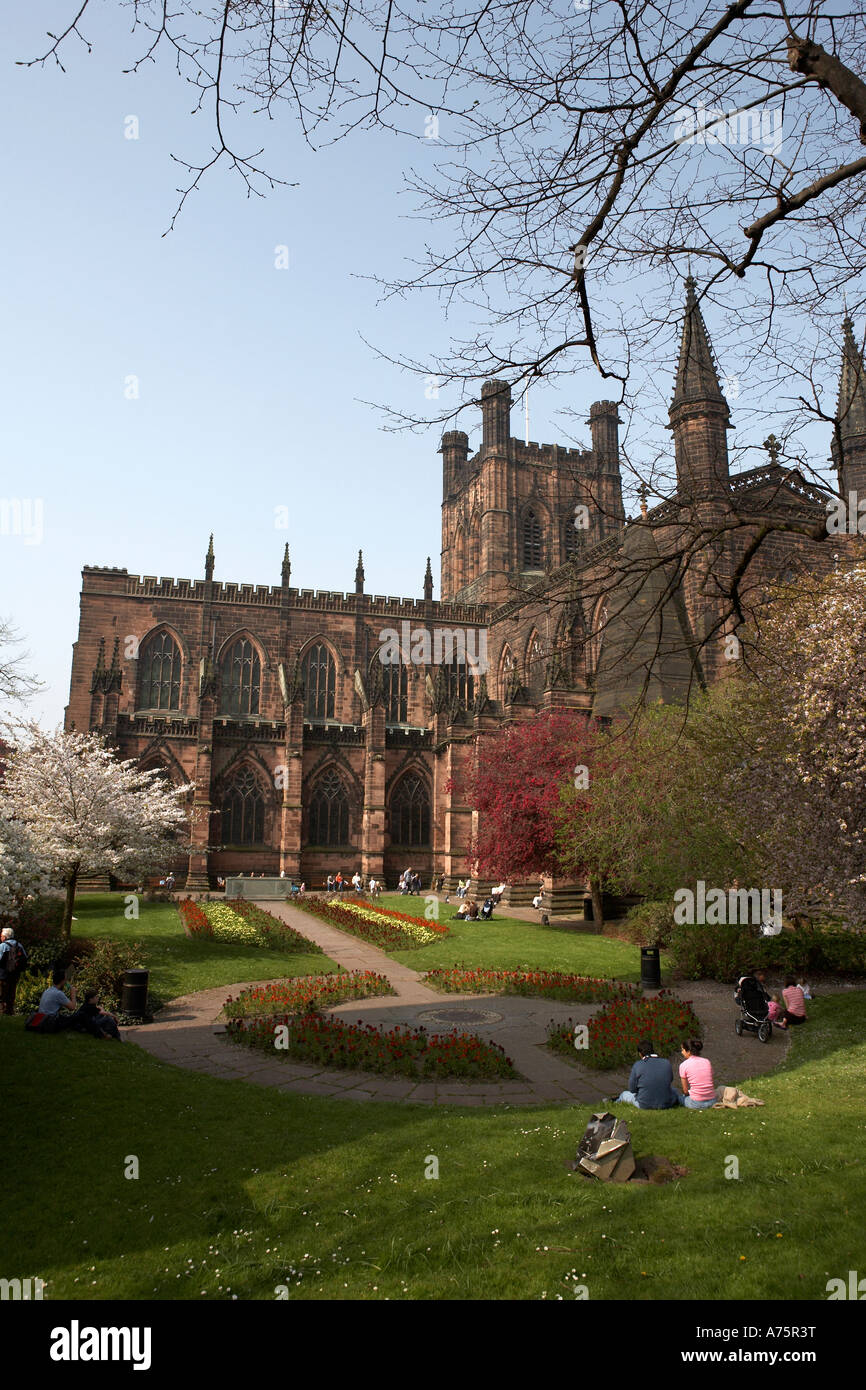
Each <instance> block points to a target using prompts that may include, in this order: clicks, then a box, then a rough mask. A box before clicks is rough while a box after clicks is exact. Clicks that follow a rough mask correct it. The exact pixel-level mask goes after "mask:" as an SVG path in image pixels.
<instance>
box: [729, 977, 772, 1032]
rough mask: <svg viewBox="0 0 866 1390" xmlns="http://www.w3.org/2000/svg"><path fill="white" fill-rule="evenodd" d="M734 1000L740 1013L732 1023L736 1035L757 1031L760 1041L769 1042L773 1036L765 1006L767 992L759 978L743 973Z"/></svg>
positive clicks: (768, 1013)
mask: <svg viewBox="0 0 866 1390" xmlns="http://www.w3.org/2000/svg"><path fill="white" fill-rule="evenodd" d="M734 1001H735V1002H736V1003H737V1004H739V1006H740V1011H741V1014H742V1017H741V1018H738V1019H737V1020H736V1022H735V1023H734V1031H735V1033H736V1034H737V1037H738V1038H740V1037H742V1035H743V1033H744V1032H749V1033H757V1035H758V1037H759V1038H760V1040H761V1042H762V1043H767V1042H769V1041H770V1038H771V1037H772V1036H773V1025H772V1023H771V1022H770V1011H769V1009H768V1008H767V1002H768V1001H767V992H766V990H765V989H764V986H763V985H762V984H761V982H760V980H756V979H755V977H754V975H744V976H743V978H742V979H741V980H740V983H739V985H738V986H737V991H736V993H735V995H734Z"/></svg>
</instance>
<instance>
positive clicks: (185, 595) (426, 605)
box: [81, 565, 487, 625]
mask: <svg viewBox="0 0 866 1390" xmlns="http://www.w3.org/2000/svg"><path fill="white" fill-rule="evenodd" d="M81 573H82V581H83V587H84V589H85V590H86V591H93V590H96V591H98V592H101V593H110V594H113V595H116V594H122V595H124V596H125V597H127V598H140V599H169V600H171V599H176V600H179V601H181V600H182V601H184V602H190V601H192V602H199V603H202V602H204V600H205V599H209V600H210V602H211V603H213V604H215V605H219V604H233V605H234V604H236V605H240V606H243V607H258V608H262V607H265V608H279V607H280V606H281V604H282V603H283V601H284V591H283V589H282V587H281V586H279V585H273V586H269V585H267V584H255V585H254V584H237V583H232V582H231V581H228V580H226V581H225V582H223V583H219V582H211V583H208V581H207V580H204V579H172V578H170V577H167V576H166V577H162V578H158V577H157V576H156V575H154V574H145V575H135V574H130V573H129V571H128V570H126V569H120V568H117V567H111V566H107V565H106V566H98V565H86V566H85V567H84V569H83V570H82V572H81ZM118 579H119V580H122V581H123V583H122V584H121V585H117V584H116V583H115V582H114V581H116V580H118ZM105 581H109V582H108V583H106V582H105ZM286 598H287V600H288V607H289V609H290V610H291V609H294V610H298V609H301V610H303V611H308V612H316V613H341V614H345V615H349V616H354V615H357V614H358V613H359V612H360V613H365V614H368V615H370V616H381V617H383V618H391V619H403V618H409V619H411V620H413V621H416V622H421V623H425V622H426V623H430V622H434V621H435V622H442V623H452V622H459V623H468V624H479V625H482V624H484V623H485V622H486V612H487V610H486V608H485V607H484V605H482V604H467V603H443V602H442V601H441V600H439V599H423V598H401V597H399V596H394V595H390V594H389V595H387V596H386V595H385V594H375V595H371V594H356V593H348V594H347V593H343V592H342V591H341V590H339V589H338V590H331V589H289V590H288V591H287V593H286Z"/></svg>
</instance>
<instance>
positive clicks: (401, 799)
mask: <svg viewBox="0 0 866 1390" xmlns="http://www.w3.org/2000/svg"><path fill="white" fill-rule="evenodd" d="M391 843H392V845H406V846H410V847H412V848H415V849H424V848H427V847H428V846H429V844H430V796H429V794H428V791H427V788H426V786H425V785H424V783H423V782H422V781H421V778H420V777H414V776H412V775H407V776H405V777H403V778H401V780H400V782H399V783H398V785H397V787H396V790H395V791H394V794H393V796H392V797H391Z"/></svg>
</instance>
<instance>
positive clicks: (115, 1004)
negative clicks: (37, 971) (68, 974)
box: [74, 940, 141, 1013]
mask: <svg viewBox="0 0 866 1390" xmlns="http://www.w3.org/2000/svg"><path fill="white" fill-rule="evenodd" d="M79 944H82V943H78V942H76V945H79ZM87 946H88V947H89V948H90V949H89V950H88V954H87V955H80V956H76V959H75V961H74V965H75V980H74V983H75V989H76V994H77V997H78V1002H79V1004H83V1003H84V992H85V990H88V989H95V990H98V991H99V1002H100V1004H101V1005H102V1007H103V1008H104V1009H106V1010H107V1011H108V1012H109V1013H116V1012H117V1010H118V1009H119V1007H120V991H121V987H122V985H123V974H124V971H126V970H135V969H139V968H140V967H141V947H140V945H138V943H137V942H136V943H132V944H127V943H126V942H123V943H120V942H117V941H108V940H99V941H95V942H88V943H87Z"/></svg>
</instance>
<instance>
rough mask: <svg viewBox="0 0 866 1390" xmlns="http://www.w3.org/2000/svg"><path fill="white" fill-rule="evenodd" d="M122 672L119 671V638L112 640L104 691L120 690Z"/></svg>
mask: <svg viewBox="0 0 866 1390" xmlns="http://www.w3.org/2000/svg"><path fill="white" fill-rule="evenodd" d="M122 679H123V672H122V671H121V669H120V638H119V637H115V639H114V650H113V651H112V653H111V666H110V667H109V669H108V673H107V675H106V678H105V688H106V690H118V691H119V690H120V686H121V681H122Z"/></svg>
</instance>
